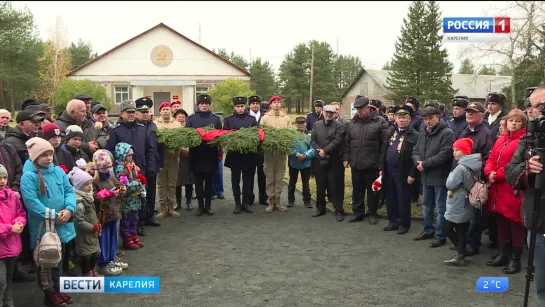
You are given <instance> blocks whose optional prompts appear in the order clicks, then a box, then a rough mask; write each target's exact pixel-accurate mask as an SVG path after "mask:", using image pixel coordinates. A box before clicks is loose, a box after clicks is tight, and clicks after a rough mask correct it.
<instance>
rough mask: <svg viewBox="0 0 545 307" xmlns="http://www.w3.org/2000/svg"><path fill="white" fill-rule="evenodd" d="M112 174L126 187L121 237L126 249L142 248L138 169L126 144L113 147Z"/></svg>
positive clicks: (131, 151)
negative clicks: (113, 165) (113, 164)
mask: <svg viewBox="0 0 545 307" xmlns="http://www.w3.org/2000/svg"><path fill="white" fill-rule="evenodd" d="M114 154H115V159H116V161H115V163H116V165H115V168H114V174H115V176H116V177H117V178H118V179H119V181H120V183H121V184H122V185H124V186H125V187H126V189H127V190H126V193H125V195H123V197H122V202H121V203H122V206H121V212H122V216H121V237H122V238H123V246H124V247H125V248H126V249H138V248H141V247H144V243H143V242H141V241H140V238H139V237H138V233H137V228H138V220H139V216H138V210H140V208H141V206H142V193H143V192H144V193H145V191H146V190H145V188H142V186H143V185H142V183H141V182H140V180H138V178H137V176H138V174H139V173H140V169H139V168H138V166H137V165H136V164H135V163H134V161H133V159H132V155H133V149H132V146H131V145H129V144H127V143H118V144H117V145H116V146H115V153H114Z"/></svg>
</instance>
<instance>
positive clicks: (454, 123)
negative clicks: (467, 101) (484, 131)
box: [448, 115, 467, 139]
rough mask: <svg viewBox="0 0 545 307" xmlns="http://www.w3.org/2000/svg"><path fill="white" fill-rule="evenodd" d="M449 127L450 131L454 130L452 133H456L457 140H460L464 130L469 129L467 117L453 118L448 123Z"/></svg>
mask: <svg viewBox="0 0 545 307" xmlns="http://www.w3.org/2000/svg"><path fill="white" fill-rule="evenodd" d="M448 125H449V127H450V129H452V131H453V132H454V135H455V136H456V139H459V138H460V137H461V135H462V133H463V132H464V130H465V129H466V128H467V121H466V116H465V115H462V116H460V117H452V118H451V119H450V120H449V121H448Z"/></svg>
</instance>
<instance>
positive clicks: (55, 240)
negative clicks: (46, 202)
mask: <svg viewBox="0 0 545 307" xmlns="http://www.w3.org/2000/svg"><path fill="white" fill-rule="evenodd" d="M44 224H45V233H44V235H43V236H42V237H41V238H39V236H40V234H41V233H42V229H43V226H44ZM61 260H62V246H61V240H60V239H59V236H58V235H57V232H56V231H55V210H54V209H50V208H45V221H42V222H40V227H39V228H38V239H37V243H36V249H35V250H34V261H35V262H36V264H37V265H38V266H39V267H41V268H42V269H50V268H56V267H57V266H58V265H59V263H60V262H61Z"/></svg>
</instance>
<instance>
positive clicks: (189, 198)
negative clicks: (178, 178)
mask: <svg viewBox="0 0 545 307" xmlns="http://www.w3.org/2000/svg"><path fill="white" fill-rule="evenodd" d="M185 209H186V210H187V211H191V210H193V205H191V197H188V198H186V200H185Z"/></svg>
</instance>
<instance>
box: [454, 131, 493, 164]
mask: <svg viewBox="0 0 545 307" xmlns="http://www.w3.org/2000/svg"><path fill="white" fill-rule="evenodd" d="M460 138H470V139H471V140H472V141H473V148H472V153H480V154H481V159H482V161H483V169H484V165H485V164H486V160H488V156H490V151H491V150H492V147H493V146H494V142H495V139H496V136H495V135H494V134H492V132H491V131H490V130H489V129H488V128H487V126H486V124H485V123H484V121H483V122H482V123H480V124H478V125H477V126H476V127H475V129H473V131H471V130H470V129H469V127H466V129H465V130H464V131H463V132H462V133H461V135H460Z"/></svg>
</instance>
